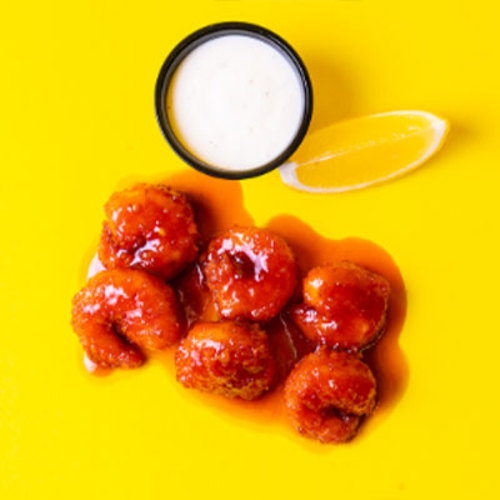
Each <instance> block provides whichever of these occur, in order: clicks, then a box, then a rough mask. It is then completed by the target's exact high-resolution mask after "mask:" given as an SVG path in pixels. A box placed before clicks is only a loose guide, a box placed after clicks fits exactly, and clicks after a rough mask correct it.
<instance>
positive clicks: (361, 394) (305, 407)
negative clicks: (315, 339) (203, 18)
mask: <svg viewBox="0 0 500 500" xmlns="http://www.w3.org/2000/svg"><path fill="white" fill-rule="evenodd" d="M375 395H376V382H375V378H374V376H373V374H372V372H371V370H370V368H368V365H366V364H365V363H363V361H361V360H360V359H359V358H358V357H357V356H356V355H353V354H348V353H345V352H335V351H330V350H328V348H326V347H323V348H320V349H319V350H317V351H315V352H313V353H311V354H308V355H307V356H305V357H304V358H303V359H302V360H301V361H300V362H299V363H298V364H297V365H296V366H295V368H294V369H293V370H292V372H291V374H290V376H289V377H288V379H287V381H286V384H285V390H284V397H285V405H286V410H287V414H288V417H289V418H290V420H291V422H292V424H293V426H294V427H295V428H296V429H297V431H299V432H300V433H301V434H303V435H305V436H307V437H309V438H313V439H318V440H319V441H321V442H323V443H341V442H345V441H348V440H349V439H351V438H352V437H353V436H354V435H355V434H356V431H357V429H358V426H359V423H360V419H361V417H362V416H364V415H368V414H370V413H371V412H372V411H373V409H374V407H375Z"/></svg>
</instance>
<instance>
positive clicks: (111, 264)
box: [98, 184, 199, 279]
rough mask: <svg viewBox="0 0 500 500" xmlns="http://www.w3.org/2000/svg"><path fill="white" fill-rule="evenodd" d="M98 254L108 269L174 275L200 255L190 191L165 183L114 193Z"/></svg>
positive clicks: (143, 185) (170, 276)
mask: <svg viewBox="0 0 500 500" xmlns="http://www.w3.org/2000/svg"><path fill="white" fill-rule="evenodd" d="M104 213H105V218H106V220H105V222H104V225H103V230H102V235H101V241H100V243H99V250H98V253H99V259H100V261H101V262H102V263H103V264H104V266H105V267H106V268H107V269H113V268H130V267H132V268H136V269H144V270H147V271H149V272H151V273H154V274H156V275H158V276H160V277H162V278H166V279H169V278H172V277H173V276H175V275H177V274H178V273H179V272H180V271H182V270H183V269H184V268H185V267H186V266H187V265H188V264H189V263H191V262H193V261H194V260H195V258H196V257H197V255H198V239H199V235H198V229H197V226H196V224H195V220H194V213H193V210H192V208H191V205H190V204H189V202H188V200H187V198H186V196H185V195H184V194H182V193H180V192H178V191H175V190H173V189H170V188H168V187H166V186H163V185H148V184H137V185H135V186H134V187H132V188H130V189H126V190H124V191H119V192H116V193H114V194H112V195H111V197H110V199H109V200H108V202H107V203H106V205H105V206H104Z"/></svg>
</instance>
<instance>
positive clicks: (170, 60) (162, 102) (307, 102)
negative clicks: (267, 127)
mask: <svg viewBox="0 0 500 500" xmlns="http://www.w3.org/2000/svg"><path fill="white" fill-rule="evenodd" d="M225 35H246V36H252V37H255V38H258V39H260V40H262V41H264V42H267V43H269V44H270V45H272V46H273V47H275V48H277V49H278V50H280V51H281V52H282V53H283V54H284V55H285V56H286V57H287V58H288V60H289V61H290V63H291V64H292V65H293V66H294V67H295V69H296V71H297V74H298V75H299V78H300V80H301V82H302V85H303V90H304V115H303V117H302V123H301V125H300V127H299V129H298V130H297V133H296V134H295V137H294V139H293V140H292V142H291V143H290V144H289V146H288V147H287V148H286V149H285V150H284V151H283V152H282V153H281V154H280V155H279V156H278V157H276V158H274V159H273V160H272V161H270V162H268V163H266V164H265V165H261V166H259V167H254V168H252V169H248V170H244V171H238V172H234V171H229V170H225V169H223V168H222V167H221V168H219V167H217V166H213V165H210V164H208V163H205V162H204V161H202V160H201V159H199V158H198V157H196V156H194V155H193V154H192V153H191V152H190V151H189V150H188V149H187V148H186V147H185V146H184V145H183V144H182V142H181V141H180V140H179V139H178V138H177V136H176V135H175V133H174V130H173V127H172V124H171V123H170V120H169V117H168V113H167V106H166V104H167V103H166V99H167V94H168V88H169V85H170V83H171V81H172V77H173V75H174V73H175V70H176V69H177V67H178V66H179V64H180V63H181V62H182V60H183V59H184V58H185V57H186V56H187V55H188V54H189V53H190V52H191V51H192V50H193V49H195V48H196V47H198V46H199V45H201V44H203V43H205V42H207V41H208V40H211V39H213V38H216V37H219V36H225ZM155 107H156V117H157V119H158V123H159V125H160V128H161V131H162V132H163V135H164V136H165V139H166V140H167V141H168V143H169V144H170V146H172V148H173V149H174V151H175V152H176V153H177V154H178V155H179V156H180V157H181V158H182V159H183V160H184V161H185V162H187V163H188V164H189V165H191V166H192V167H194V168H195V169H196V170H199V171H200V172H203V173H205V174H208V175H212V176H214V177H222V178H224V179H245V178H248V177H256V176H258V175H262V174H265V173H266V172H269V171H270V170H273V169H275V168H276V167H278V166H279V165H282V164H283V163H284V162H285V161H286V160H288V158H290V156H291V155H292V154H293V153H294V152H295V150H296V149H297V148H298V147H299V145H300V143H301V142H302V140H303V139H304V136H305V134H306V132H307V129H308V127H309V122H310V121H311V115H312V107H313V98H312V85H311V80H310V79H309V75H308V73H307V70H306V67H305V65H304V63H303V62H302V60H301V59H300V57H299V56H298V54H297V53H296V52H295V50H293V48H292V47H291V46H290V45H289V44H288V43H287V42H285V40H283V39H282V38H281V37H279V36H278V35H276V34H275V33H273V32H272V31H269V30H268V29H265V28H262V27H261V26H257V25H255V24H248V23H240V22H227V23H218V24H212V25H210V26H206V27H205V28H202V29H200V30H198V31H195V32H194V33H192V34H191V35H189V36H188V37H186V38H184V40H182V41H181V42H180V43H179V44H178V45H177V46H176V47H175V48H174V49H173V50H172V52H170V54H169V55H168V57H167V59H166V60H165V62H164V63H163V66H162V67H161V70H160V73H159V75H158V79H157V80H156V89H155Z"/></svg>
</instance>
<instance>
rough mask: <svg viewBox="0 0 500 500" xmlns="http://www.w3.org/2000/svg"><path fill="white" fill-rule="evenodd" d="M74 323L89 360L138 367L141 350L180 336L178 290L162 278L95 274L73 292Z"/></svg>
mask: <svg viewBox="0 0 500 500" xmlns="http://www.w3.org/2000/svg"><path fill="white" fill-rule="evenodd" d="M72 326H73V329H74V330H75V332H76V334H77V335H78V337H79V339H80V342H81V343H82V345H83V348H84V349H85V352H86V353H87V356H88V358H89V359H90V360H91V361H93V362H94V363H96V364H97V365H99V366H101V367H104V368H110V367H120V368H135V367H137V366H140V365H141V364H143V363H144V361H145V356H144V354H143V352H142V349H147V350H153V351H154V350H162V349H165V348H166V347H168V346H170V345H172V344H174V343H175V342H177V341H178V340H179V338H180V334H181V329H182V327H183V319H182V316H181V314H180V308H179V305H178V303H177V300H176V296H175V292H174V290H173V289H172V288H171V287H170V286H168V285H167V284H165V283H164V282H163V281H161V280H160V279H159V278H156V277H155V276H152V275H150V274H149V273H146V272H144V271H137V270H133V269H114V270H110V271H102V272H100V273H98V274H96V275H95V276H94V277H93V278H91V279H90V280H89V281H88V283H87V285H86V286H85V287H84V288H83V289H82V290H81V291H80V292H79V293H77V294H76V295H75V297H74V298H73V310H72Z"/></svg>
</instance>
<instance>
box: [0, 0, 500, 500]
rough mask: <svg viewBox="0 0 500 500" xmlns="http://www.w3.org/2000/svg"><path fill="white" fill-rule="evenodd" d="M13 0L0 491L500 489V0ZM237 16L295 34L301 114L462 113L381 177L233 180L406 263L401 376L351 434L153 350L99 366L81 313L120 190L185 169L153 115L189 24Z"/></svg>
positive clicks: (5, 76) (9, 6) (398, 493)
mask: <svg viewBox="0 0 500 500" xmlns="http://www.w3.org/2000/svg"><path fill="white" fill-rule="evenodd" d="M0 9H1V11H0V44H1V45H0V46H1V53H2V57H1V80H0V86H1V94H0V95H1V99H2V106H1V114H0V141H1V148H0V165H1V168H2V182H0V199H1V203H0V210H1V223H2V233H1V234H2V242H1V245H0V269H1V271H0V272H1V277H0V293H1V295H0V303H1V307H2V326H1V333H0V432H1V435H0V498H2V499H9V500H10V499H16V500H17V499H24V498H27V499H40V498H50V499H54V498H57V499H59V498H61V499H66V498H72V499H79V498H82V499H90V498H92V499H104V498H107V499H109V498H120V499H128V498H130V499H135V498H139V497H141V498H148V499H149V498H171V499H175V498H210V499H211V498H213V499H234V498H237V499H255V498H265V499H267V498H309V499H312V498H359V499H366V498H375V499H396V498H397V499H399V498H412V499H422V498H454V499H458V498H460V499H461V498H463V499H468V498H485V499H490V498H497V497H498V495H499V488H498V485H497V481H498V477H497V476H498V453H497V450H498V448H499V446H500V440H499V431H498V427H499V423H498V418H497V413H498V402H497V399H498V383H499V376H498V352H497V351H498V349H499V347H500V340H499V339H500V336H499V335H498V319H497V317H498V303H497V302H498V283H499V280H500V275H499V268H498V255H499V254H500V248H499V225H498V216H499V215H500V214H499V208H498V187H499V181H500V174H499V171H500V170H499V165H500V148H499V146H498V145H499V143H500V137H499V133H498V132H499V126H498V123H499V116H500V102H499V97H498V93H499V88H500V79H499V75H500V72H499V70H498V64H497V59H498V47H499V41H500V40H499V35H498V34H499V31H500V30H499V29H498V18H499V14H500V12H499V9H498V7H496V2H492V1H489V2H483V1H476V2H472V3H471V2H457V1H453V2H452V1H447V2H435V1H419V2H401V1H398V2H391V3H389V2H376V1H370V2H368V1H331V2H320V1H307V2H306V1H304V2H291V1H287V2H285V1H283V2H272V1H268V2H246V1H218V2H208V1H206V2H203V3H199V4H198V3H195V2H193V1H181V2H171V1H166V0H163V1H161V2H149V1H147V0H144V1H141V2H127V3H125V2H119V1H116V2H106V1H91V2H81V3H75V2H62V1H60V2H51V1H49V0H48V1H46V2H34V1H32V2H15V1H14V0H3V1H2V3H1V6H0ZM235 19H236V20H247V21H253V22H257V23H260V24H263V25H265V26H267V27H269V28H271V29H273V30H275V31H277V32H278V33H280V34H281V35H282V36H284V37H285V38H286V39H288V40H289V41H290V42H291V43H292V44H293V45H294V46H295V47H296V48H297V50H298V51H299V52H300V54H301V55H302V56H303V58H304V60H305V62H306V64H307V66H308V68H309V69H310V73H311V77H312V80H313V84H314V89H315V115H314V119H313V123H312V129H316V130H317V129H319V128H321V127H324V126H326V125H328V124H329V123H331V122H332V121H333V120H338V119H341V118H347V117H350V116H355V115H361V114H370V113H376V112H382V111H389V110H393V109H408V108H410V109H426V110H429V111H432V112H435V113H437V114H438V115H442V116H445V117H447V118H449V119H450V121H451V124H452V132H451V135H450V137H449V139H448V142H447V144H446V145H445V148H444V149H443V151H442V152H441V153H440V154H439V155H438V156H437V157H436V158H435V159H434V160H432V161H431V162H429V163H428V164H427V165H426V166H425V167H423V168H422V169H419V170H417V171H416V172H415V173H413V174H411V175H409V176H406V177H403V178H401V179H400V180H398V181H396V182H392V183H388V184H384V185H380V186H378V187H374V188H371V189H368V190H362V191H357V192H352V193H346V194H341V195H311V194H301V193H297V192H296V191H294V190H292V189H289V188H287V187H286V186H284V185H283V184H282V183H281V180H280V178H279V174H278V173H277V172H274V173H272V174H270V175H266V176H264V177H262V178H259V179H255V180H250V181H247V182H244V183H243V191H244V197H245V203H246V206H247V207H248V209H249V210H250V211H251V212H252V213H253V214H254V216H255V219H256V221H257V223H259V224H263V223H265V222H266V220H267V219H268V218H270V217H271V216H273V215H276V214H281V213H291V214H294V215H297V216H300V217H302V218H303V219H304V220H305V221H306V222H308V223H309V224H311V225H313V226H314V227H315V228H316V229H317V230H318V231H320V232H321V233H322V234H324V235H326V236H329V237H335V238H342V237H345V236H359V237H363V238H367V239H371V240H373V241H374V242H376V243H377V244H379V245H381V246H383V247H384V248H385V249H387V250H388V251H389V252H390V253H391V254H392V256H393V257H394V259H395V260H396V262H397V263H398V265H399V267H400V269H401V271H402V274H403V276H404V279H405V282H406V286H407V291H408V314H407V319H406V323H405V325H404V329H403V331H402V334H401V336H400V343H401V347H402V349H403V350H404V353H405V355H406V357H407V361H408V365H409V381H408V384H407V387H406V390H405V392H404V394H403V396H402V398H401V399H400V400H399V401H398V402H397V403H396V405H395V406H394V408H393V409H392V410H391V411H390V412H389V413H387V414H386V415H384V416H383V417H380V418H378V419H377V417H375V418H376V419H377V422H375V423H373V424H370V427H369V428H367V429H366V432H363V433H362V435H361V436H360V437H359V438H358V439H356V440H355V441H354V442H353V443H351V444H349V445H347V446H339V447H334V446H333V447H325V446H323V447H321V446H319V445H318V446H316V445H314V443H308V442H306V441H305V440H299V439H295V438H293V437H292V434H291V433H289V432H288V431H287V430H285V429H282V428H281V427H282V426H281V424H280V425H273V424H272V423H271V422H270V423H269V425H256V424H253V423H252V422H249V421H248V420H244V419H235V418H232V417H231V415H228V414H226V413H220V412H219V411H216V410H215V409H213V408H210V407H207V406H206V405H202V404H198V403H197V401H198V400H197V398H196V396H195V395H193V394H191V393H189V395H188V394H187V392H188V391H183V390H182V389H181V388H180V387H179V386H178V385H177V384H176V383H175V382H174V381H173V379H172V377H171V370H167V371H166V370H165V369H164V367H163V366H162V365H161V364H159V363H154V362H153V363H150V364H149V365H147V366H146V367H144V368H143V369H140V370H137V371H134V372H127V373H115V374H113V375H112V376H110V377H107V378H92V377H91V376H90V375H86V374H85V373H84V372H83V370H82V368H81V364H80V363H81V350H80V347H79V345H78V343H77V340H76V338H75V336H74V335H73V334H72V332H71V330H70V328H69V325H68V323H69V317H70V314H69V313H70V299H71V296H72V295H73V293H74V292H75V291H76V290H77V289H78V288H79V287H80V286H81V285H82V281H81V280H82V272H83V266H84V263H85V262H86V261H87V260H88V258H89V256H90V254H91V252H92V249H93V248H94V245H95V243H96V237H97V234H98V230H99V227H100V223H101V218H102V208H101V207H102V204H103V202H104V201H105V200H106V198H107V197H108V195H109V194H110V193H111V192H112V191H113V190H114V189H115V188H116V187H117V186H120V187H121V186H124V185H127V183H128V182H130V180H131V179H148V178H151V177H152V176H158V175H164V174H169V173H170V172H174V171H176V170H182V169H186V168H187V167H185V166H184V165H183V164H182V163H181V161H180V160H179V159H178V158H177V157H176V156H175V155H174V153H173V152H172V151H171V150H170V149H169V147H168V146H167V145H166V143H165V142H164V140H163V138H162V136H161V134H160V131H159V129H158V126H157V124H156V122H155V116H154V109H153V88H154V82H155V78H156V74H157V71H158V70H159V68H160V66H161V64H162V62H163V60H164V57H165V56H166V55H167V53H168V51H169V50H170V49H171V48H172V47H173V46H174V44H175V43H176V42H177V41H178V40H179V39H180V38H181V37H183V36H184V35H186V34H187V33H189V32H191V31H192V30H194V29H196V28H198V27H200V26H203V25H205V24H208V23H210V22H213V21H222V20H235ZM263 200H265V203H263Z"/></svg>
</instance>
